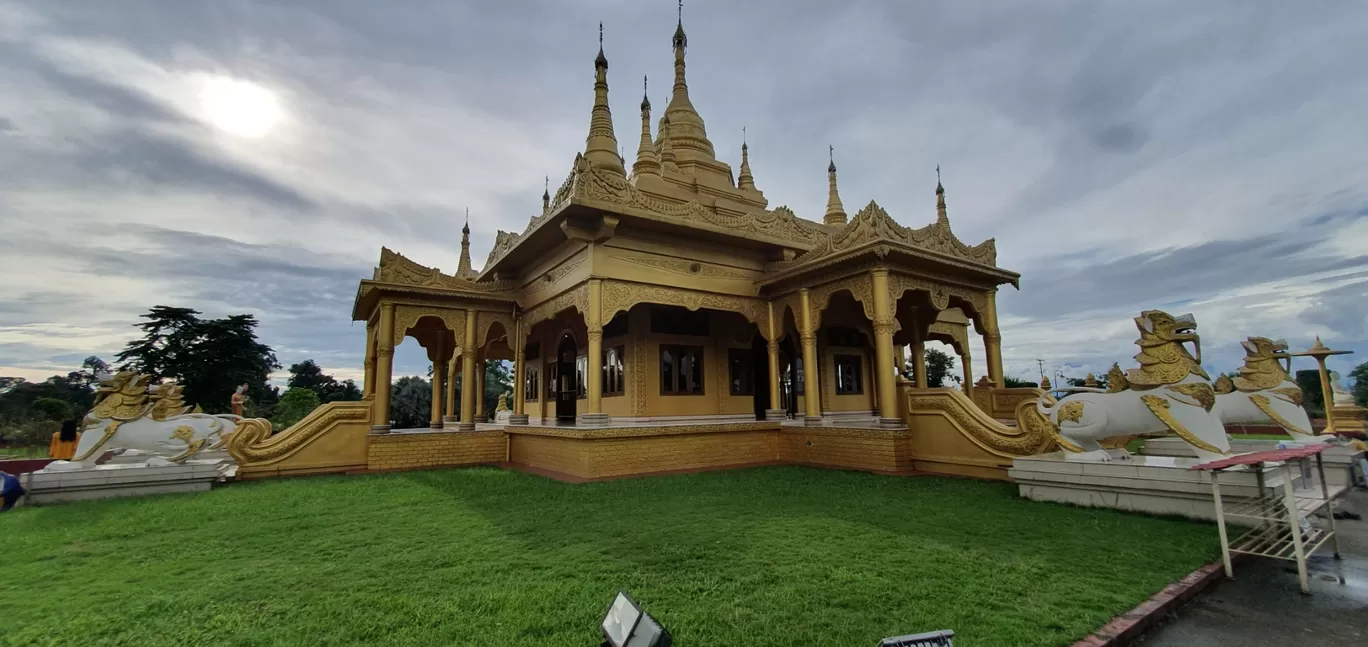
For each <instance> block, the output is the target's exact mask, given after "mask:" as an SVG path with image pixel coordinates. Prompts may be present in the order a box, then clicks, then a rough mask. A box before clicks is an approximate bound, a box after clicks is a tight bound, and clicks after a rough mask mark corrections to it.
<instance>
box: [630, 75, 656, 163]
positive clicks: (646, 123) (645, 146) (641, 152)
mask: <svg viewBox="0 0 1368 647" xmlns="http://www.w3.org/2000/svg"><path fill="white" fill-rule="evenodd" d="M643 174H644V175H660V160H658V159H656V153H655V144H654V142H652V141H651V100H650V99H648V98H646V77H644V76H643V77H641V145H640V146H639V147H638V148H637V158H636V162H635V163H634V164H632V175H633V176H634V177H635V176H637V175H643Z"/></svg>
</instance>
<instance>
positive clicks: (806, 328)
mask: <svg viewBox="0 0 1368 647" xmlns="http://www.w3.org/2000/svg"><path fill="white" fill-rule="evenodd" d="M798 301H799V304H800V307H801V308H802V310H803V312H802V321H800V322H799V325H800V326H801V327H802V331H801V332H800V335H801V337H802V341H803V403H804V404H805V406H804V409H806V410H807V416H806V417H805V418H803V423H804V424H806V425H809V426H813V427H816V426H820V425H821V424H822V391H821V388H822V387H821V386H820V385H819V384H818V383H817V330H816V329H815V327H814V326H813V323H812V298H811V296H810V295H809V293H808V289H807V288H803V289H802V290H800V291H799V292H798Z"/></svg>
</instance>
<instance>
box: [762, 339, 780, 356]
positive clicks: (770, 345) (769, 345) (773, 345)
mask: <svg viewBox="0 0 1368 647" xmlns="http://www.w3.org/2000/svg"><path fill="white" fill-rule="evenodd" d="M765 350H767V351H769V353H770V354H771V355H774V354H776V353H778V352H779V342H777V341H773V340H771V341H769V342H766V343H765Z"/></svg>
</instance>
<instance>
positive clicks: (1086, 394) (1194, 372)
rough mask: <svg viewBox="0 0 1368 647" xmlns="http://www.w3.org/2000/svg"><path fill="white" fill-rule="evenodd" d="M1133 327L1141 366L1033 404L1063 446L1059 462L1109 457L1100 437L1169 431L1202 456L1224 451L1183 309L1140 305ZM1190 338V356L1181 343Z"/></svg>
mask: <svg viewBox="0 0 1368 647" xmlns="http://www.w3.org/2000/svg"><path fill="white" fill-rule="evenodd" d="M1135 325H1136V328H1138V329H1139V330H1140V339H1138V340H1136V342H1135V343H1136V344H1137V345H1139V346H1140V354H1138V355H1136V356H1135V359H1136V361H1138V362H1140V368H1133V369H1130V370H1129V371H1127V372H1126V373H1124V374H1123V373H1122V372H1121V371H1120V369H1119V368H1114V370H1113V371H1112V372H1111V373H1109V374H1108V384H1107V389H1105V390H1103V389H1089V388H1075V389H1068V390H1071V391H1074V393H1071V394H1070V395H1067V396H1065V397H1064V398H1062V399H1060V400H1059V401H1057V402H1056V401H1055V400H1054V398H1052V397H1051V396H1050V395H1049V394H1048V393H1047V394H1045V395H1042V396H1041V398H1040V399H1039V400H1038V401H1037V402H1036V410H1037V411H1039V412H1040V413H1041V414H1043V415H1044V416H1046V417H1047V418H1048V419H1049V421H1050V423H1051V426H1052V427H1053V428H1054V430H1055V433H1056V438H1055V440H1056V442H1058V443H1059V446H1060V447H1062V448H1063V449H1064V452H1065V459H1066V460H1080V461H1109V460H1112V457H1113V455H1112V453H1111V452H1109V451H1107V449H1105V448H1104V447H1103V446H1102V441H1104V440H1107V439H1111V438H1116V437H1124V436H1138V435H1145V434H1152V433H1156V432H1162V431H1165V430H1168V431H1172V432H1173V433H1175V434H1177V435H1178V436H1179V437H1180V438H1182V439H1183V440H1185V441H1187V442H1188V444H1190V445H1192V448H1193V449H1194V450H1196V452H1197V456H1198V457H1199V458H1201V459H1202V460H1214V459H1216V458H1220V457H1222V456H1227V455H1229V454H1230V440H1229V439H1228V438H1227V437H1226V433H1225V428H1224V427H1223V426H1222V425H1221V421H1220V420H1219V419H1218V418H1217V417H1216V415H1215V414H1213V413H1212V409H1213V408H1214V407H1215V405H1216V394H1215V392H1214V391H1213V389H1212V387H1211V383H1210V382H1209V380H1210V379H1211V378H1210V377H1208V376H1207V373H1206V371H1204V370H1202V365H1201V357H1202V346H1201V339H1200V338H1199V337H1198V336H1197V332H1196V329H1197V322H1196V320H1195V319H1194V318H1193V317H1192V315H1190V314H1186V315H1183V316H1180V317H1174V316H1172V315H1170V314H1168V313H1166V312H1162V311H1159V310H1146V311H1144V312H1142V313H1140V316H1139V317H1136V318H1135ZM1188 342H1191V343H1192V345H1193V348H1194V352H1196V357H1195V358H1194V357H1193V355H1192V354H1191V353H1189V352H1188V350H1187V347H1186V346H1185V345H1184V344H1186V343H1188ZM1124 451H1125V450H1121V452H1123V453H1124Z"/></svg>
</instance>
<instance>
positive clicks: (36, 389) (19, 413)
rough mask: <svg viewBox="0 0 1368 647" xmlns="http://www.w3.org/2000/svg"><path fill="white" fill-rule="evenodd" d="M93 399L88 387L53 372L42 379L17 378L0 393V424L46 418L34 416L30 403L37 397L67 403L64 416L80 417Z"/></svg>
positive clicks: (17, 423) (12, 424) (7, 424)
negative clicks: (21, 379)
mask: <svg viewBox="0 0 1368 647" xmlns="http://www.w3.org/2000/svg"><path fill="white" fill-rule="evenodd" d="M93 398H94V391H93V390H92V389H90V388H89V387H86V386H83V385H81V384H78V383H73V382H72V381H70V380H68V379H67V378H65V377H62V376H60V375H54V376H52V377H50V378H48V379H46V380H44V381H42V382H23V381H21V382H18V383H17V384H15V385H14V386H12V387H10V389H9V390H7V391H5V392H4V393H0V426H17V425H20V424H23V423H24V422H26V421H29V420H47V419H49V418H47V417H46V415H37V414H36V413H35V412H34V410H33V407H34V404H35V403H36V402H37V401H38V400H40V399H52V400H58V401H60V402H64V403H67V404H68V405H69V410H68V411H67V416H68V417H78V416H79V417H83V416H85V412H86V411H87V410H88V409H89V408H90V406H91V402H92V400H93ZM45 406H52V405H45Z"/></svg>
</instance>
